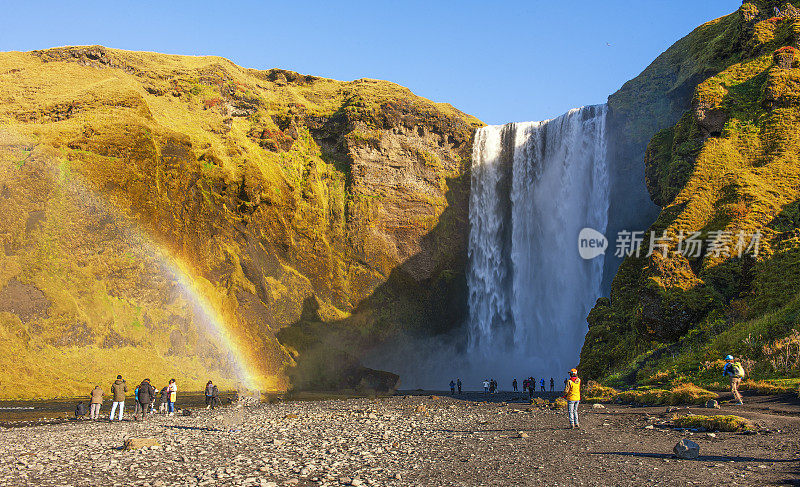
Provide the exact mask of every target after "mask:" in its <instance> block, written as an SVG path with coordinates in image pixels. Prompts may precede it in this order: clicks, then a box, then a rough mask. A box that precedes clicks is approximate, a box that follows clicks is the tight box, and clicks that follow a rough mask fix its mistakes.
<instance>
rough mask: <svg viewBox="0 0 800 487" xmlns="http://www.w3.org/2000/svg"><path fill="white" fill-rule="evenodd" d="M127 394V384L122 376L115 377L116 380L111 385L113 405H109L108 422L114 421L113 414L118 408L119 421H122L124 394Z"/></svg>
mask: <svg viewBox="0 0 800 487" xmlns="http://www.w3.org/2000/svg"><path fill="white" fill-rule="evenodd" d="M126 392H128V384H126V383H125V379H123V378H122V375H118V376H117V380H115V381H114V383H113V384H111V394H112V395H113V396H114V403H113V404H112V405H111V415H110V416H109V417H108V420H109V421H114V412H115V411H116V410H117V408H119V421H122V413H123V411H124V410H125V393H126Z"/></svg>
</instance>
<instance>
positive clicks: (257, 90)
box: [0, 46, 480, 398]
mask: <svg viewBox="0 0 800 487" xmlns="http://www.w3.org/2000/svg"><path fill="white" fill-rule="evenodd" d="M0 100H2V104H0V213H2V215H3V216H4V218H3V219H1V221H0V243H1V244H2V246H3V252H0V336H2V340H0V344H2V345H0V347H2V350H3V356H4V357H7V361H6V362H4V364H3V365H4V367H3V371H2V373H0V397H1V398H12V397H49V396H56V395H61V396H63V395H72V394H78V393H80V394H83V393H84V392H86V391H88V389H86V388H87V387H88V386H89V385H93V384H95V383H96V382H98V381H99V382H101V383H105V382H107V380H108V379H109V378H112V377H114V376H116V374H117V373H123V374H126V375H127V376H130V377H132V378H138V379H141V378H142V377H144V376H149V377H151V379H153V380H157V381H161V380H164V379H166V378H168V377H169V376H172V375H179V376H180V377H181V378H182V379H183V384H184V385H183V389H184V390H186V389H191V388H197V389H199V388H200V386H201V385H202V384H204V383H205V380H206V379H207V378H213V379H216V380H217V381H218V382H220V385H222V386H223V387H232V386H235V385H237V384H236V383H237V382H238V381H239V380H241V377H238V378H237V377H235V376H236V374H233V373H232V372H235V369H236V368H237V367H238V368H241V367H242V366H243V364H244V367H246V368H249V369H251V372H252V374H251V375H254V376H255V378H256V379H257V381H256V382H257V384H253V385H254V386H257V387H260V388H264V389H283V388H286V387H288V385H289V383H288V381H287V376H286V370H287V367H289V366H291V365H293V364H295V363H296V362H297V361H299V362H301V363H302V361H303V351H304V348H306V347H308V346H310V345H311V343H310V341H309V340H306V341H305V342H304V339H303V337H306V338H308V337H307V336H306V335H305V334H304V333H303V332H302V330H301V332H296V333H290V334H289V338H288V339H287V341H286V342H284V343H279V342H278V340H277V339H276V334H277V333H278V332H279V330H281V329H283V328H285V327H286V326H288V325H291V324H295V325H297V324H298V323H301V322H302V319H301V318H302V317H303V316H304V315H303V312H304V303H306V304H308V303H313V304H314V306H313V307H314V312H313V317H314V318H315V320H316V319H318V320H319V323H321V324H323V325H321V328H322V329H323V330H322V331H324V332H325V333H324V334H327V333H333V334H336V333H338V330H339V329H342V330H347V331H348V333H354V334H356V335H358V336H361V337H362V338H363V339H362V340H361V341H360V342H359V343H355V342H353V343H350V344H347V345H345V343H344V342H340V343H341V348H346V349H344V350H337V351H336V353H339V352H342V353H345V354H346V355H347V360H348V362H349V363H350V364H351V365H353V366H355V364H356V362H357V358H358V355H359V353H360V349H359V347H360V346H361V345H363V346H365V347H366V346H369V345H370V344H371V343H375V342H378V341H380V340H384V339H387V338H388V337H390V336H391V335H392V333H396V332H397V331H398V330H407V329H413V330H416V331H418V332H422V333H436V332H438V331H441V329H446V328H448V327H450V326H451V324H452V321H451V320H452V319H457V316H456V315H457V313H451V311H452V310H451V309H449V308H448V307H451V306H453V303H457V301H458V299H459V296H462V295H463V285H464V284H463V283H464V277H463V275H464V263H465V259H466V244H465V239H466V231H465V228H466V225H467V222H466V220H467V194H468V187H467V186H466V185H465V184H468V183H464V181H465V180H466V181H468V178H466V179H464V174H465V172H466V171H467V170H468V167H469V159H470V150H471V137H472V132H473V129H474V127H476V126H479V125H480V122H479V121H478V120H476V119H475V118H473V117H470V116H467V115H465V114H463V113H461V112H459V111H458V110H455V109H454V108H452V107H451V106H449V105H446V104H439V103H433V102H430V101H428V100H425V99H423V98H420V97H417V96H415V95H414V94H413V93H411V92H410V91H409V90H407V89H405V88H402V87H400V86H398V85H395V84H393V83H389V82H385V81H377V80H369V79H362V80H356V81H352V82H340V81H334V80H330V79H324V78H318V77H314V76H307V75H300V74H297V73H294V72H290V71H285V70H280V69H272V70H267V71H257V70H251V69H245V68H241V67H239V66H236V65H234V64H233V63H231V62H229V61H227V60H225V59H221V58H215V57H187V56H170V55H163V54H154V53H140V52H127V51H120V50H114V49H107V48H104V47H98V46H93V47H66V48H57V49H49V50H45V51H35V52H30V53H18V52H10V53H2V54H0ZM437 309H438V310H439V315H438V316H431V313H434V314H435V311H434V312H428V311H426V312H423V310H437ZM306 315H307V313H306ZM448 315H450V317H449V318H447V319H442V317H444V316H448ZM328 322H335V323H336V325H337V326H330V327H326V326H324V324H325V323H328ZM431 323H432V324H431ZM300 328H301V329H302V326H300ZM322 335H323V333H322V332H321V333H319V334H317V335H316V336H315V337H313V338H314V340H316V341H319V340H320V339H321V338H320V336H322ZM292 337H294V339H291V338H292ZM226 342H227V344H226ZM10 357H13V359H12V358H10ZM187 371H189V372H187ZM239 375H241V374H239Z"/></svg>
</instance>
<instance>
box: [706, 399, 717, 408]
mask: <svg viewBox="0 0 800 487" xmlns="http://www.w3.org/2000/svg"><path fill="white" fill-rule="evenodd" d="M706 407H707V408H708V409H719V403H718V402H717V401H716V400H715V399H709V400H708V401H706Z"/></svg>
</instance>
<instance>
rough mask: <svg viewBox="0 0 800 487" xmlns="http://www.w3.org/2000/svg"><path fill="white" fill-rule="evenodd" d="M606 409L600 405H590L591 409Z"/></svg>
mask: <svg viewBox="0 0 800 487" xmlns="http://www.w3.org/2000/svg"><path fill="white" fill-rule="evenodd" d="M605 408H606V407H605V406H603V405H602V404H592V409H605Z"/></svg>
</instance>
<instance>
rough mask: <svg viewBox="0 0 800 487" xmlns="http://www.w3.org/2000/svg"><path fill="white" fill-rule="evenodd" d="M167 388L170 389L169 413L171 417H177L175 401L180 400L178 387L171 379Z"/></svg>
mask: <svg viewBox="0 0 800 487" xmlns="http://www.w3.org/2000/svg"><path fill="white" fill-rule="evenodd" d="M167 387H169V399H168V402H167V411H168V412H169V415H170V416H175V400H176V399H178V385H177V384H176V383H175V379H170V380H169V385H168V386H167Z"/></svg>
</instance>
